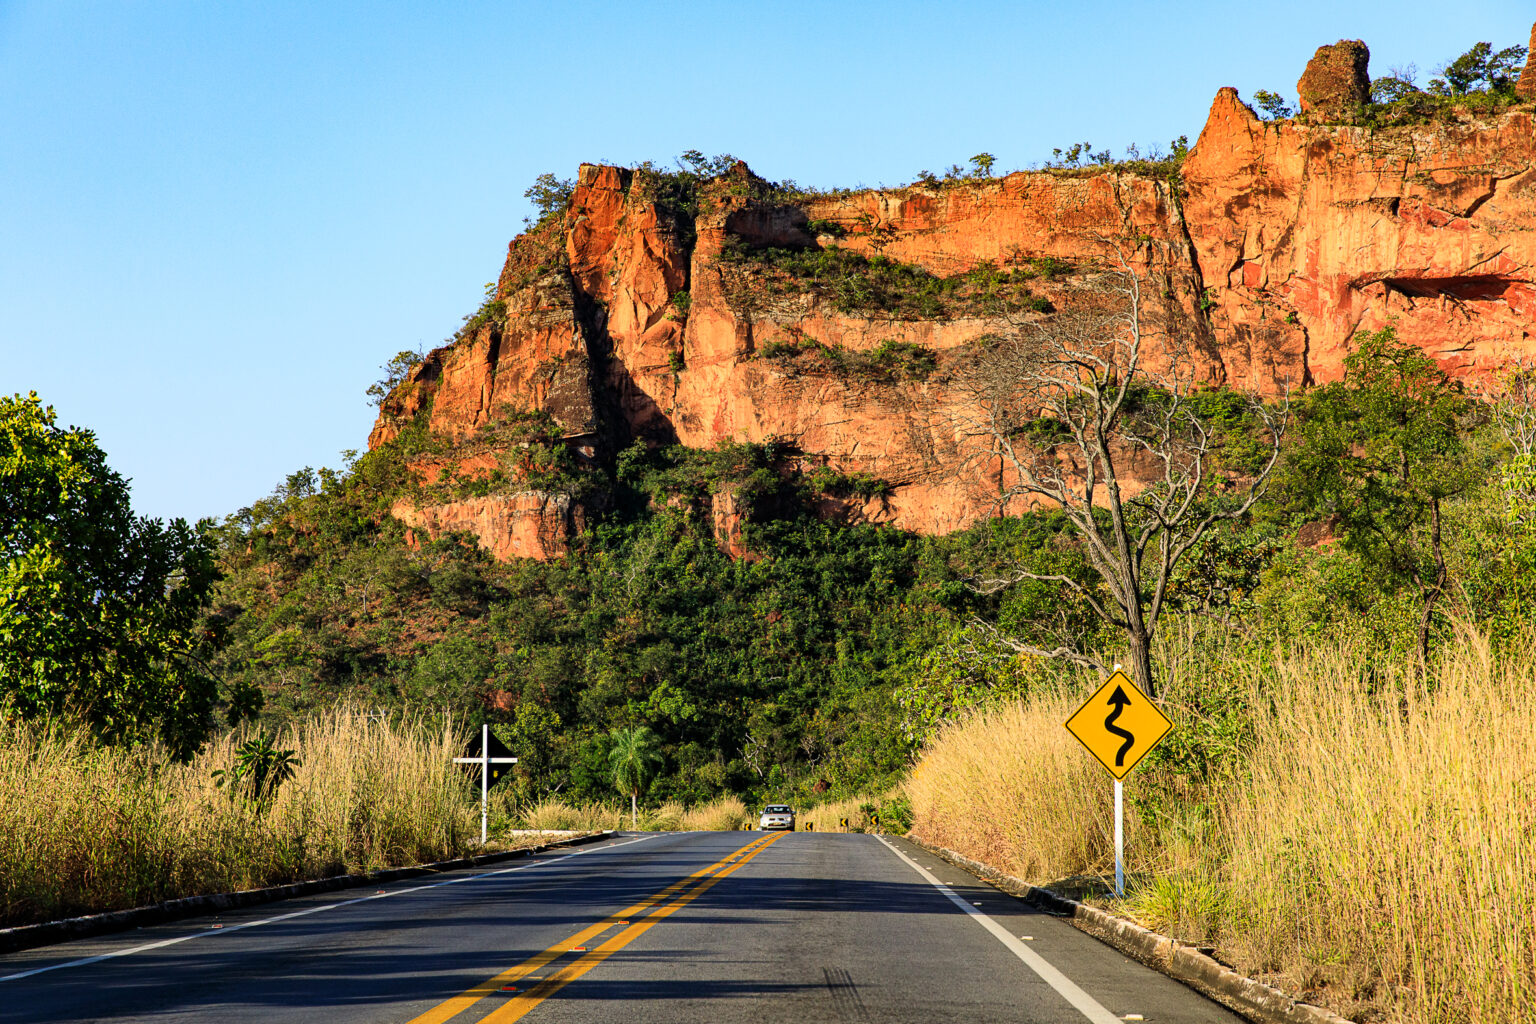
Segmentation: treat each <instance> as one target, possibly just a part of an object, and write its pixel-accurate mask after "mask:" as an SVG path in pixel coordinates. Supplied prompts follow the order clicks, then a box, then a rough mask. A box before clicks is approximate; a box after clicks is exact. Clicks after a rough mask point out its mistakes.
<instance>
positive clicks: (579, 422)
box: [370, 42, 1536, 558]
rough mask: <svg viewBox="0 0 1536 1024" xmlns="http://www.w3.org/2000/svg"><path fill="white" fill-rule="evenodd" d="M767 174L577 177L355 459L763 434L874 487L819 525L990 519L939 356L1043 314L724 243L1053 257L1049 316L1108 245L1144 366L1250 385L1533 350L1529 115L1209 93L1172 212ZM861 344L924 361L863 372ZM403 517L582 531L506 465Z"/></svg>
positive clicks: (1352, 50) (1338, 49)
mask: <svg viewBox="0 0 1536 1024" xmlns="http://www.w3.org/2000/svg"><path fill="white" fill-rule="evenodd" d="M1366 58H1367V54H1366V51H1365V48H1364V46H1363V44H1357V43H1348V42H1345V43H1339V44H1336V45H1335V46H1333V47H1324V48H1322V50H1320V51H1319V54H1318V56H1317V57H1315V58H1314V60H1313V62H1312V64H1311V65H1309V67H1308V72H1307V75H1304V76H1303V84H1304V85H1305V88H1304V89H1302V90H1301V91H1302V94H1303V102H1304V105H1306V109H1308V110H1309V112H1310V111H1316V112H1319V113H1321V112H1322V111H1323V110H1324V107H1325V105H1326V104H1329V103H1334V102H1338V103H1344V102H1348V103H1351V104H1352V103H1354V102H1356V101H1357V97H1358V98H1363V93H1362V92H1361V90H1362V89H1364V88H1365V84H1364V69H1365V60H1366ZM1529 73H1530V72H1529V71H1528V72H1527V74H1529ZM1323 119H1325V118H1323V117H1318V118H1313V119H1311V120H1312V121H1313V122H1316V121H1320V120H1323ZM761 185H762V183H761V182H760V180H759V179H756V178H755V177H754V176H752V175H751V172H750V171H748V170H747V169H746V168H745V166H744V165H741V166H738V167H737V168H734V169H733V170H732V171H730V172H728V173H727V174H726V175H724V176H723V177H722V178H721V179H719V180H717V181H716V182H714V183H713V184H712V185H711V186H709V189H708V190H707V192H706V194H705V196H704V197H703V199H702V200H701V203H700V212H699V214H698V216H697V217H696V218H693V217H690V216H687V215H685V214H683V213H680V212H679V210H678V208H677V206H676V204H675V203H669V201H668V200H667V198H666V197H665V196H660V195H656V194H652V191H653V189H654V183H652V184H647V183H646V179H644V177H643V176H642V175H641V174H640V173H639V172H630V171H626V170H623V169H620V168H614V167H598V166H594V165H584V166H583V167H582V168H581V169H580V172H579V177H578V183H577V186H576V189H575V193H574V195H573V197H572V203H571V208H570V211H569V212H568V214H567V215H566V216H565V218H564V219H563V220H560V221H552V222H550V223H548V224H545V225H542V226H541V227H540V228H539V229H537V230H535V231H534V232H531V233H530V234H528V235H525V236H521V237H519V238H518V239H517V240H515V241H514V242H513V243H512V246H511V248H510V250H509V254H508V259H507V264H506V268H505V269H504V270H503V272H502V275H501V278H500V281H499V284H498V288H497V293H496V299H497V300H498V301H500V302H502V303H504V304H505V314H504V317H502V318H500V319H497V318H491V320H490V321H488V322H486V323H484V324H482V325H480V326H479V327H477V328H476V329H475V330H473V331H471V332H469V333H468V334H467V335H466V336H465V337H464V338H463V339H462V340H460V341H459V342H458V343H457V344H455V345H454V346H452V347H450V348H447V349H442V350H439V351H437V352H434V353H433V354H432V355H431V356H430V357H429V358H428V359H427V360H426V362H425V363H423V364H422V365H421V366H419V367H417V368H416V369H415V370H413V371H412V374H411V376H410V378H409V379H408V380H407V382H406V383H405V384H404V385H402V387H401V388H400V389H398V390H397V392H396V393H395V394H393V395H391V396H390V397H389V399H388V400H387V401H386V402H385V405H384V407H383V409H382V410H381V416H380V420H379V424H378V425H377V426H376V427H375V430H374V433H373V435H372V436H371V437H370V444H379V443H383V442H384V441H387V440H389V438H391V437H392V436H394V435H395V432H397V431H398V430H399V428H400V425H401V424H402V423H404V422H407V421H409V420H410V418H411V417H412V416H417V415H428V416H429V417H430V419H429V425H430V429H431V430H432V431H433V432H434V434H436V435H437V436H439V437H440V438H442V439H444V440H445V441H446V442H448V443H450V444H451V445H452V446H453V447H451V448H450V450H449V451H447V452H446V453H444V454H440V455H439V456H435V457H434V458H435V459H436V462H432V463H431V466H433V467H436V468H431V469H430V470H429V462H423V463H421V467H420V471H421V472H422V473H423V474H424V475H426V476H432V477H434V478H435V477H436V475H438V474H439V473H441V472H442V471H443V468H444V467H448V466H452V465H455V464H456V465H457V466H458V469H459V472H460V473H461V474H462V473H463V472H464V471H465V470H471V471H473V470H481V471H485V472H490V471H491V470H492V469H493V468H494V467H496V466H498V465H500V466H505V465H507V464H508V459H507V458H503V457H502V455H504V454H506V453H501V454H498V451H497V450H496V448H495V445H494V444H490V445H487V444H485V443H477V440H476V439H477V438H482V439H483V438H485V437H489V436H493V435H494V430H493V428H494V427H495V425H496V424H497V423H498V422H503V421H504V420H505V417H506V416H507V415H508V414H509V412H510V413H517V412H533V411H542V412H545V413H548V414H549V415H550V416H552V417H553V418H554V420H555V421H556V422H557V423H558V424H559V427H560V430H561V431H563V433H564V436H565V438H566V440H567V441H568V443H569V444H570V445H572V446H573V447H575V448H577V449H578V450H580V451H581V452H582V453H583V454H585V455H587V456H590V457H592V458H594V459H596V460H598V461H601V460H603V459H604V458H607V457H611V456H612V454H613V453H614V452H615V451H617V449H618V447H620V446H622V445H623V444H627V443H628V442H629V441H630V440H631V439H633V438H636V437H641V438H647V439H650V440H652V441H654V442H656V443H673V442H681V443H683V444H687V445H690V446H693V447H698V448H710V447H713V446H715V445H716V444H717V443H718V442H720V441H721V440H730V441H765V440H768V439H770V438H772V439H780V440H784V441H787V442H789V443H791V444H792V445H793V446H795V447H796V448H798V450H799V452H800V453H801V454H800V455H799V456H798V457H799V458H800V459H801V460H802V461H803V462H804V463H805V464H806V465H807V466H814V467H825V468H826V469H829V470H833V471H836V472H838V473H842V474H862V475H863V476H865V477H868V478H876V479H878V480H880V481H883V482H884V487H883V489H882V491H881V493H880V495H879V497H877V498H870V499H865V498H859V497H846V496H844V497H834V496H828V497H827V498H826V499H824V500H823V502H822V512H823V514H825V515H827V516H828V517H834V518H839V519H843V520H848V521H866V522H884V523H890V524H893V525H895V526H898V527H902V528H905V529H911V530H916V531H919V532H924V533H942V532H947V531H951V530H955V529H960V528H963V527H965V526H967V525H969V524H971V523H973V522H976V521H977V520H978V519H981V518H984V517H986V516H990V515H993V514H995V513H996V512H998V511H999V510H1000V509H999V503H998V499H997V496H998V494H999V493H1001V492H1002V491H1003V490H1004V489H1006V487H1007V486H1008V485H1009V484H1010V483H1012V481H1011V480H1010V479H1008V478H1007V476H1006V474H1005V473H1004V471H1003V467H1002V465H1001V464H1000V461H999V459H998V457H997V456H996V455H995V454H992V453H991V451H990V449H989V446H988V443H987V441H986V440H985V435H984V433H983V432H981V431H979V430H978V426H977V420H978V406H977V402H976V399H975V397H974V395H973V394H972V393H971V392H970V391H969V390H967V388H966V387H965V386H964V384H963V379H962V376H961V374H960V373H959V372H958V369H959V368H960V367H962V366H964V365H966V361H967V360H968V359H972V358H974V356H975V354H976V353H977V352H978V351H980V350H982V349H984V348H985V347H987V346H989V345H991V344H994V342H993V341H992V340H991V339H995V338H997V337H1000V336H1007V335H1008V334H1009V333H1010V332H1017V331H1018V330H1019V329H1020V325H1021V324H1023V323H1027V322H1029V321H1030V319H1031V317H1038V316H1040V315H1042V314H1037V313H1031V312H1029V311H1027V310H1026V311H1022V312H1021V311H1020V310H1017V309H1014V310H999V309H996V308H990V307H987V306H985V304H981V305H977V306H975V307H974V308H972V307H964V308H961V307H955V308H949V309H946V310H943V311H940V312H938V313H934V314H933V315H929V314H925V313H921V312H918V313H913V312H911V311H910V310H905V311H900V312H892V311H890V310H882V309H877V308H863V307H858V306H856V305H853V306H850V305H849V304H848V303H847V302H846V301H840V300H838V299H837V298H836V297H835V296H832V295H829V294H828V293H826V292H825V291H818V290H817V289H815V288H812V287H809V286H806V285H804V282H800V283H796V282H795V281H791V280H787V279H785V278H783V277H782V276H779V277H776V276H775V275H774V273H773V272H772V271H771V269H765V267H764V266H763V265H760V264H754V263H753V262H752V261H751V260H746V261H743V260H742V259H741V258H740V252H741V250H742V247H743V246H745V247H748V248H751V247H754V246H757V247H761V246H774V247H779V248H787V249H798V248H804V247H810V246H818V245H819V246H822V247H830V246H837V247H839V248H841V249H843V250H846V251H847V252H849V253H853V254H859V255H863V256H868V257H884V258H885V259H888V260H892V261H898V262H900V263H903V264H911V265H916V266H919V267H922V268H924V269H926V270H927V271H929V272H931V273H932V274H935V275H938V276H941V277H943V276H948V275H955V274H959V273H962V272H966V271H968V270H971V269H972V268H975V267H978V266H982V265H989V266H992V267H997V268H1002V269H1007V268H1009V267H1020V266H1034V265H1036V264H1035V263H1032V262H1031V261H1039V260H1042V259H1043V260H1047V261H1056V263H1057V265H1059V266H1065V267H1067V268H1068V272H1067V273H1066V274H1065V275H1064V276H1061V277H1059V278H1058V277H1057V276H1053V274H1051V273H1041V274H1040V275H1039V276H1038V277H1037V278H1032V279H1031V280H1030V282H1029V286H1028V287H1029V289H1030V291H1031V293H1032V294H1033V295H1034V296H1035V297H1036V298H1037V299H1038V300H1040V301H1042V302H1049V303H1051V304H1052V305H1055V306H1057V307H1061V306H1062V304H1064V303H1065V304H1070V302H1071V301H1072V297H1071V296H1072V291H1071V289H1072V287H1073V286H1074V285H1073V274H1074V273H1076V272H1077V270H1080V269H1081V268H1083V267H1085V266H1088V265H1089V264H1090V263H1092V262H1094V261H1099V262H1101V263H1102V262H1103V261H1105V260H1109V261H1114V260H1116V259H1119V258H1121V257H1124V258H1125V259H1126V260H1127V261H1128V264H1129V265H1130V266H1131V268H1132V269H1133V270H1135V271H1136V272H1137V273H1138V275H1140V276H1141V277H1142V279H1143V282H1144V288H1143V292H1144V295H1145V296H1146V298H1147V303H1148V304H1147V311H1146V316H1147V321H1148V323H1149V324H1151V325H1153V326H1155V327H1156V328H1157V329H1158V330H1161V331H1166V332H1167V333H1168V334H1169V335H1170V336H1176V337H1178V338H1180V339H1182V341H1183V344H1182V345H1181V346H1180V347H1179V348H1178V349H1177V351H1176V352H1175V353H1174V354H1172V355H1170V356H1159V355H1157V353H1156V352H1154V358H1153V359H1152V360H1151V361H1150V362H1149V364H1148V365H1149V368H1150V369H1152V370H1153V371H1154V372H1158V371H1166V370H1171V369H1177V371H1178V372H1179V373H1180V374H1181V375H1182V376H1183V377H1184V378H1185V379H1186V380H1198V381H1206V382H1209V383H1212V384H1228V385H1232V386H1237V387H1241V388H1245V389H1251V390H1255V391H1258V392H1261V393H1264V394H1266V395H1271V396H1273V395H1276V394H1279V393H1282V392H1285V391H1287V390H1290V389H1294V388H1297V387H1301V386H1305V385H1307V384H1311V383H1314V382H1320V381H1327V380H1333V379H1336V378H1337V377H1338V376H1339V375H1340V374H1341V373H1342V368H1343V360H1344V358H1345V356H1346V355H1348V354H1349V352H1350V351H1352V339H1353V338H1354V336H1355V335H1356V334H1357V332H1360V331H1370V330H1376V329H1378V328H1380V327H1383V326H1387V325H1392V326H1394V327H1395V328H1396V329H1397V331H1398V333H1399V336H1400V337H1402V338H1404V339H1405V340H1408V341H1410V342H1412V343H1414V344H1417V345H1419V346H1421V347H1422V348H1424V349H1425V350H1426V351H1427V352H1430V353H1431V354H1433V355H1434V356H1435V358H1436V359H1437V360H1439V361H1440V363H1441V365H1442V366H1444V367H1445V368H1446V369H1447V370H1449V371H1450V372H1452V373H1453V374H1456V375H1458V376H1462V377H1476V376H1478V375H1480V374H1484V373H1487V372H1488V371H1490V370H1491V369H1493V368H1494V367H1496V366H1498V365H1499V364H1500V362H1501V361H1502V360H1505V359H1508V358H1511V357H1514V356H1518V355H1522V354H1524V355H1528V356H1536V345H1533V344H1532V341H1531V331H1532V325H1533V323H1536V280H1533V271H1532V267H1533V264H1536V230H1533V229H1536V126H1533V123H1532V110H1531V109H1530V108H1529V107H1517V108H1515V109H1513V110H1510V111H1508V112H1506V113H1504V114H1502V115H1500V116H1498V117H1497V118H1494V119H1488V120H1483V121H1472V120H1465V121H1463V122H1462V123H1455V124H1437V125H1432V126H1422V127H1414V128H1393V129H1379V130H1376V131H1375V132H1367V131H1365V130H1363V129H1358V128H1352V127H1341V126H1326V125H1322V124H1320V123H1308V121H1306V120H1296V121H1276V122H1264V121H1261V120H1260V119H1259V118H1258V117H1256V116H1255V115H1254V113H1253V111H1252V110H1250V109H1249V108H1248V107H1247V106H1246V105H1245V104H1244V103H1243V102H1242V100H1241V99H1240V98H1239V96H1238V95H1237V93H1236V92H1235V91H1234V90H1231V89H1223V90H1221V91H1220V92H1219V93H1218V94H1217V96H1216V99H1215V101H1214V103H1213V104H1212V107H1211V112H1210V116H1209V118H1208V120H1207V123H1206V125H1205V128H1204V131H1203V132H1202V133H1201V135H1200V138H1199V141H1198V143H1197V144H1196V145H1195V147H1194V148H1193V150H1192V151H1191V153H1190V155H1189V157H1188V159H1187V161H1186V162H1185V165H1184V170H1183V185H1182V196H1181V195H1179V194H1178V193H1176V192H1175V190H1174V189H1173V188H1172V187H1171V186H1170V185H1169V184H1168V183H1166V182H1163V181H1160V180H1155V179H1151V178H1146V177H1139V176H1136V175H1131V174H1122V173H1115V172H1100V171H1080V172H1058V173H1051V172H1033V173H1017V174H1011V175H1008V176H1007V177H1003V178H996V179H984V180H979V181H974V182H965V183H960V184H949V185H933V186H921V185H919V186H913V187H908V188H903V189H890V190H871V191H865V192H859V193H854V194H849V195H839V196H832V197H822V198H813V199H807V200H804V201H800V202H795V203H785V202H774V201H769V200H765V199H763V198H762V196H763V194H764V193H763V190H762V188H761ZM1074 268H1075V269H1074ZM879 352H886V353H889V352H898V353H899V352H922V353H926V354H927V355H926V356H925V357H924V361H922V362H921V363H920V364H919V363H901V362H899V361H897V362H896V363H891V362H884V363H882V362H880V361H879V360H878V359H877V358H876V355H875V354H876V353H879ZM1159 359H1162V360H1163V362H1162V363H1159V361H1158V360H1159ZM429 408H430V412H427V410H428V409H429ZM498 459H500V461H499V462H498ZM477 460H478V461H477ZM429 461H430V460H429ZM1142 469H1145V471H1146V472H1147V473H1151V472H1152V471H1153V468H1152V467H1140V468H1138V467H1136V466H1134V465H1133V466H1132V467H1131V473H1130V476H1131V477H1132V479H1131V480H1130V481H1129V484H1130V485H1131V486H1135V483H1136V480H1135V478H1136V476H1137V474H1138V473H1140V472H1141V471H1142ZM514 476H515V475H514ZM427 482H429V483H430V482H431V481H430V480H429V481H427ZM562 502H563V503H562ZM1012 511H1017V509H1012ZM396 514H397V516H399V517H400V518H402V519H404V520H405V521H406V522H407V523H409V524H411V525H412V526H414V527H416V528H418V529H422V530H426V531H428V532H431V533H433V534H434V535H435V534H437V533H440V532H442V531H445V530H460V529H467V530H470V531H472V532H474V533H475V535H476V536H477V537H479V538H480V540H481V543H482V544H483V545H484V546H485V547H486V548H487V549H488V550H490V551H491V552H492V553H494V554H495V555H496V556H497V557H501V558H506V557H536V558H541V557H551V556H553V555H556V554H559V553H560V552H562V551H564V550H566V546H567V544H568V541H569V538H570V537H571V536H572V535H573V534H574V532H576V531H578V530H579V529H580V528H581V522H582V515H583V513H582V510H581V509H580V508H579V507H577V506H575V505H574V504H573V503H571V502H570V501H569V499H557V498H555V497H553V496H551V495H548V494H546V493H544V492H542V491H539V490H536V489H528V488H525V489H521V490H520V489H519V485H517V484H516V483H515V479H514V482H513V483H511V484H509V486H508V488H507V489H506V490H505V492H504V493H500V494H494V495H491V496H488V497H484V498H473V499H466V500H464V501H457V502H448V503H445V504H442V505H435V506H427V507H423V508H416V507H414V506H409V507H405V506H402V507H400V508H399V509H398V510H397V512H396ZM705 514H708V515H709V516H710V517H711V519H712V520H713V522H714V524H715V526H716V528H717V531H718V535H719V537H720V540H721V543H722V546H723V547H725V548H726V549H727V550H729V551H731V552H732V553H733V554H736V555H738V556H739V555H743V554H745V553H746V551H745V547H744V546H743V545H742V543H741V535H740V520H741V514H740V510H739V509H738V508H737V507H736V502H735V498H734V496H733V495H731V494H730V493H729V492H725V491H723V492H721V493H720V494H717V495H715V496H714V499H713V500H712V502H711V504H710V506H709V508H708V509H707V510H705Z"/></svg>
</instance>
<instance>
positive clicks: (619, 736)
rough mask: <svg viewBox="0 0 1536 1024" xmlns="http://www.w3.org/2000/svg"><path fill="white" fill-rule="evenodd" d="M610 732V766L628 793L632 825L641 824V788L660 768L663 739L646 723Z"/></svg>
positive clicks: (620, 787) (619, 786) (615, 780)
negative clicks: (638, 802)
mask: <svg viewBox="0 0 1536 1024" xmlns="http://www.w3.org/2000/svg"><path fill="white" fill-rule="evenodd" d="M608 735H609V739H610V740H611V741H612V745H611V746H610V747H609V748H608V766H609V768H610V769H611V770H612V772H613V784H614V786H615V787H616V788H617V789H618V791H619V792H620V793H622V794H624V795H625V796H627V797H629V820H630V827H631V828H639V827H640V812H639V809H638V807H637V801H638V800H639V799H640V793H641V791H642V790H644V789H645V787H646V786H648V785H650V782H651V779H652V777H653V776H655V774H656V772H657V771H658V770H660V768H661V765H662V757H661V743H660V740H659V738H658V737H657V735H656V734H655V733H654V732H652V731H651V730H650V729H647V728H646V727H645V726H643V725H641V726H633V727H631V728H628V729H615V730H613V731H612V732H611V733H609V734H608Z"/></svg>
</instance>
